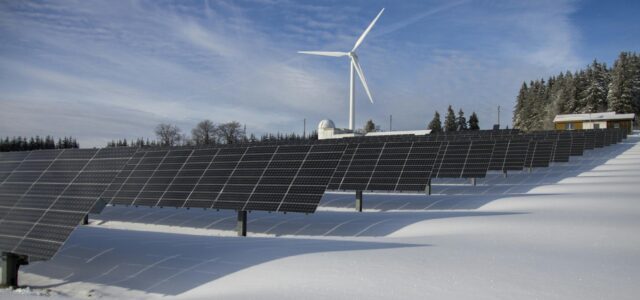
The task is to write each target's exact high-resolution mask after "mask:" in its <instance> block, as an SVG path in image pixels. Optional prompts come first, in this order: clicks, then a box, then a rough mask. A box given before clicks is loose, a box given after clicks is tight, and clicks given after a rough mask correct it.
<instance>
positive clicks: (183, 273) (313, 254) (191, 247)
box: [0, 136, 640, 299]
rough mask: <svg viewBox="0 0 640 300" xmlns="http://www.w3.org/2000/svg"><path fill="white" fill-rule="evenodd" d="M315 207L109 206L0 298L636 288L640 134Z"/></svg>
mask: <svg viewBox="0 0 640 300" xmlns="http://www.w3.org/2000/svg"><path fill="white" fill-rule="evenodd" d="M639 139H640V138H639V137H638V136H630V137H629V139H628V140H626V141H624V142H623V143H622V144H618V145H614V146H611V147H607V148H604V149H597V150H594V151H587V153H586V155H585V156H583V157H572V158H571V162H569V163H563V164H554V165H553V166H552V167H550V168H543V169H536V170H534V171H533V172H532V173H527V172H516V173H513V174H509V176H508V177H507V178H503V177H502V175H500V174H490V175H489V176H488V177H487V178H486V179H483V180H479V181H478V186H475V187H474V186H470V185H469V184H467V183H465V182H461V181H459V180H441V181H439V182H436V185H435V186H434V190H433V191H434V194H436V195H431V196H425V195H406V194H396V195H389V194H386V195H385V194H377V195H371V194H369V195H368V194H365V211H364V212H363V213H357V212H355V211H354V210H353V207H354V201H353V198H354V196H353V194H345V193H332V194H327V195H326V196H325V198H324V199H323V201H322V204H321V207H320V208H319V210H318V212H316V213H315V214H311V215H304V214H286V215H285V214H275V213H274V214H269V213H261V212H253V213H250V214H249V225H248V226H249V237H247V238H239V237H236V236H235V232H234V228H235V224H236V223H235V214H234V213H233V212H227V211H220V212H215V211H202V210H183V209H168V208H165V209H149V208H125V207H108V208H106V209H105V211H104V212H103V213H102V214H100V215H96V216H92V222H91V225H89V226H81V227H80V228H78V229H77V230H76V231H75V232H74V233H73V235H72V236H71V238H70V240H69V241H68V242H67V243H66V244H65V246H64V247H63V249H62V250H61V251H60V252H59V253H58V255H57V256H56V257H55V258H54V259H52V260H50V261H46V262H38V263H33V264H31V265H29V266H26V267H23V268H22V269H21V273H20V281H21V284H22V285H25V286H28V287H29V289H27V290H19V292H15V291H14V292H9V291H6V290H5V291H2V292H0V298H11V297H17V298H18V299H23V298H24V299H28V298H40V296H42V295H45V296H46V295H52V297H53V298H55V299H59V298H62V299H65V298H67V297H77V298H149V299H154V298H165V299H168V298H174V297H175V298H180V299H211V298H216V299H258V298H259V299H372V298H393V299H397V298H404V299H425V298H432V299H469V298H473V299H498V298H502V299H638V295H640V284H639V283H640V234H639V232H640V197H638V187H639V186H640V144H638V141H639Z"/></svg>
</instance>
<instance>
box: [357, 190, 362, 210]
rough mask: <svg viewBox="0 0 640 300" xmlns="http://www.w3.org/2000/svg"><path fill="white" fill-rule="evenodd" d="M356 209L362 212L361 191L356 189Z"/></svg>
mask: <svg viewBox="0 0 640 300" xmlns="http://www.w3.org/2000/svg"><path fill="white" fill-rule="evenodd" d="M356 211H358V212H362V191H356Z"/></svg>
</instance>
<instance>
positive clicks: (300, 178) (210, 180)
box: [0, 129, 626, 259]
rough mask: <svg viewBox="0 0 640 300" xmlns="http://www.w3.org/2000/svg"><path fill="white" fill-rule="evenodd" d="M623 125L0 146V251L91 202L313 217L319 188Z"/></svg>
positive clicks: (569, 149) (515, 162)
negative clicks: (245, 141) (165, 144)
mask: <svg viewBox="0 0 640 300" xmlns="http://www.w3.org/2000/svg"><path fill="white" fill-rule="evenodd" d="M624 138H626V132H625V131H624V130H622V129H620V130H613V129H610V130H588V131H574V132H562V133H559V132H552V131H547V132H534V133H520V132H518V131H482V132H469V133H455V134H454V133H448V134H440V135H430V136H420V137H416V136H390V137H376V138H354V139H344V140H334V141H317V142H314V143H303V144H297V145H291V144H282V143H280V144H277V143H274V144H270V145H233V146H219V147H209V148H185V147H178V148H144V149H132V148H106V149H67V150H42V151H31V152H12V153H0V250H2V251H4V252H11V253H19V254H22V255H28V256H29V257H31V258H32V259H48V258H50V257H52V256H53V255H54V254H55V253H56V251H57V250H58V249H59V247H60V246H61V245H62V244H63V243H64V242H65V241H66V239H67V238H68V236H69V234H70V233H71V231H73V230H74V228H75V227H76V226H77V225H78V224H79V223H80V222H81V221H82V220H83V218H84V217H85V216H86V215H87V214H88V213H89V212H91V211H98V210H99V208H98V206H100V205H98V204H101V205H104V204H105V203H107V202H109V203H111V204H114V205H134V206H140V205H141V206H154V207H186V208H211V209H232V210H238V211H251V210H265V211H281V212H304V213H311V212H314V211H315V210H316V208H317V206H318V203H319V201H320V199H321V197H322V195H323V194H324V191H325V190H326V189H339V190H356V191H424V190H425V189H426V188H427V185H428V184H430V180H431V178H452V177H453V178H479V177H484V176H485V175H486V173H487V170H502V171H507V170H520V169H522V168H531V167H547V166H549V164H550V163H551V162H564V161H568V160H569V156H571V155H581V154H582V153H583V152H584V150H588V149H593V148H599V147H604V146H606V145H610V144H614V143H617V142H619V141H621V140H622V139H624Z"/></svg>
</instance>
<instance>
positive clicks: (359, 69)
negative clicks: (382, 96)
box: [351, 57, 373, 103]
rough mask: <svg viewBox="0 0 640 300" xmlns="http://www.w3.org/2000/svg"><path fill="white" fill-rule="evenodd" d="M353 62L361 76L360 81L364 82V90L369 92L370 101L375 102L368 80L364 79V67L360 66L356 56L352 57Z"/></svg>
mask: <svg viewBox="0 0 640 300" xmlns="http://www.w3.org/2000/svg"><path fill="white" fill-rule="evenodd" d="M351 63H352V64H353V66H354V68H355V69H356V72H357V73H358V77H360V81H361V82H362V86H363V87H364V91H365V92H367V96H369V101H371V103H373V97H371V91H369V86H368V85H367V80H366V79H364V72H362V68H361V67H360V63H359V62H358V59H357V58H356V57H353V58H352V59H351Z"/></svg>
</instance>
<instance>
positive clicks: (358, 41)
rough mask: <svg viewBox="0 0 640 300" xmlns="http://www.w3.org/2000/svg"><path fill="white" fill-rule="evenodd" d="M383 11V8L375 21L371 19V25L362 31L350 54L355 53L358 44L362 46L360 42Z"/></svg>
mask: <svg viewBox="0 0 640 300" xmlns="http://www.w3.org/2000/svg"><path fill="white" fill-rule="evenodd" d="M383 11H384V8H383V9H382V10H381V11H380V12H379V13H378V15H377V16H376V17H375V19H373V21H371V24H369V27H367V29H365V30H364V32H363V33H362V35H361V36H360V38H358V40H357V41H356V44H355V45H354V46H353V49H352V50H351V52H353V51H356V49H358V46H360V44H362V41H363V40H364V38H365V37H366V36H367V34H369V31H371V28H373V25H375V24H376V22H377V21H378V18H380V16H381V15H382V12H383Z"/></svg>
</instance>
